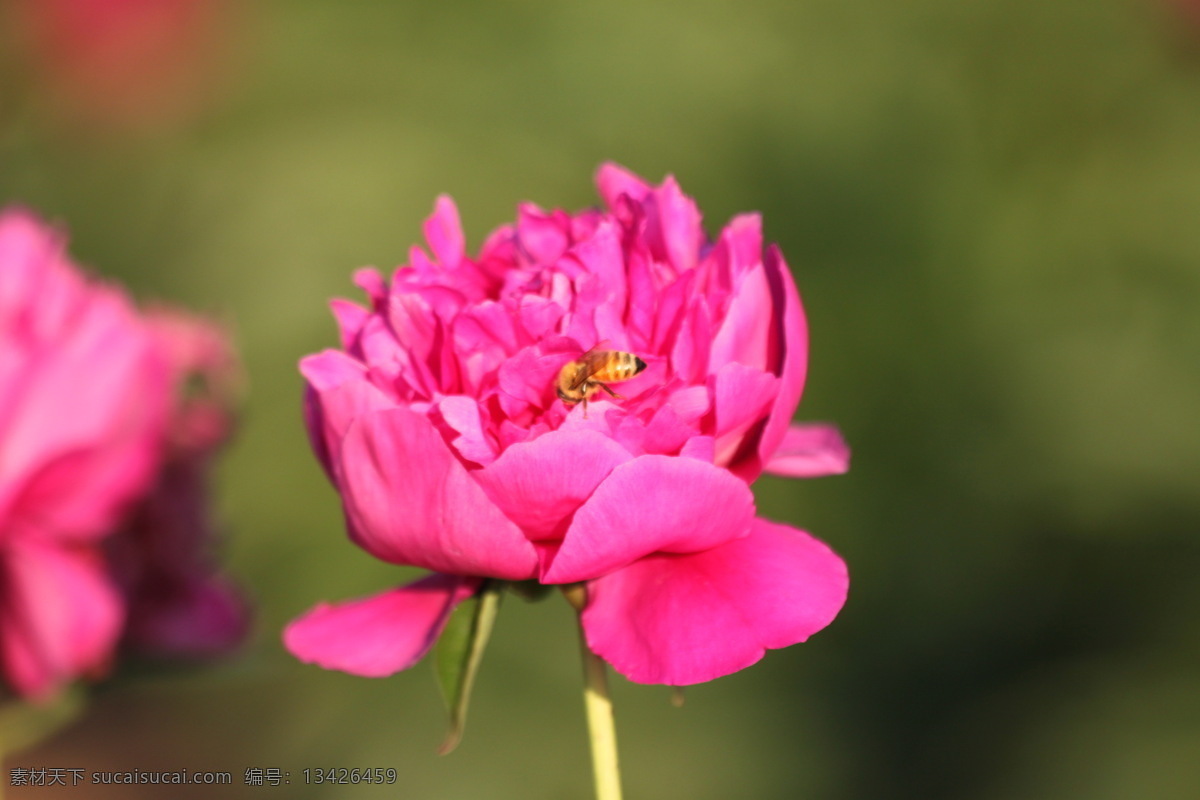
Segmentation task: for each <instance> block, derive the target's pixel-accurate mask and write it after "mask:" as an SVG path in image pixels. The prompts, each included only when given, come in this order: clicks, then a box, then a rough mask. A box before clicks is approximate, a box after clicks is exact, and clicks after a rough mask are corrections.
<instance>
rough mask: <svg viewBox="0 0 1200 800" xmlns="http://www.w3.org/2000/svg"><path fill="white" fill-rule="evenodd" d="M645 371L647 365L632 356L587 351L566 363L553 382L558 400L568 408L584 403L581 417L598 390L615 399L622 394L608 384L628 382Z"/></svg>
mask: <svg viewBox="0 0 1200 800" xmlns="http://www.w3.org/2000/svg"><path fill="white" fill-rule="evenodd" d="M645 368H646V362H645V361H642V360H641V359H640V358H638V357H637V356H635V355H634V354H633V353H625V352H622V351H620V350H594V349H593V350H589V351H587V352H586V353H584V354H583V355H582V356H580V357H579V358H577V359H575V360H574V361H568V362H567V363H566V364H564V365H563V368H562V369H561V370H560V371H559V373H558V380H557V381H555V383H554V388H555V391H557V392H558V397H559V399H560V400H562V401H563V402H564V403H566V404H567V405H569V406H573V405H575V404H576V403H583V415H584V416H585V417H586V416H587V402H588V400H589V399H590V398H592V397H595V395H596V392H597V391H599V390H600V389H603V390H604V391H606V392H608V393H609V394H610V395H612V396H613V397H615V398H617V399H618V400H620V399H621V395H619V394H617V393H616V392H614V391H613V390H612V389H610V388H608V384H610V383H619V382H621V381H627V380H629V379H630V378H632V377H633V376H634V375H637V374H638V373H639V372H641V371H642V370H644V369H645Z"/></svg>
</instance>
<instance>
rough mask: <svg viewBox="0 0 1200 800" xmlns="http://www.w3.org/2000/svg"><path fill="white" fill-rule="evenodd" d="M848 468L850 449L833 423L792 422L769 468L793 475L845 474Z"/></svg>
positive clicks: (802, 476)
mask: <svg viewBox="0 0 1200 800" xmlns="http://www.w3.org/2000/svg"><path fill="white" fill-rule="evenodd" d="M848 469H850V448H849V447H847V446H846V440H845V439H843V438H842V434H841V432H840V431H838V429H837V428H836V427H834V426H833V425H792V426H791V427H789V428H788V429H787V432H786V433H784V435H783V441H782V442H781V443H780V445H779V447H778V449H776V450H775V453H774V455H772V456H771V459H770V460H769V461H768V462H767V467H766V470H767V472H770V473H773V474H775V475H784V476H786V477H789V478H820V477H822V476H825V475H841V474H842V473H844V472H846V471H847V470H848Z"/></svg>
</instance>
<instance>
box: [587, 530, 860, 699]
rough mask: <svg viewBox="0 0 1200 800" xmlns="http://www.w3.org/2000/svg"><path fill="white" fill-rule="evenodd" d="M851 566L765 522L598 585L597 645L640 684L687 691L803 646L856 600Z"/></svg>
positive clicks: (592, 607) (592, 639)
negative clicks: (769, 654) (850, 593)
mask: <svg viewBox="0 0 1200 800" xmlns="http://www.w3.org/2000/svg"><path fill="white" fill-rule="evenodd" d="M848 586H849V578H848V576H847V573H846V565H845V563H844V562H843V561H842V559H841V558H839V557H838V556H837V554H835V553H834V552H833V551H832V550H830V549H829V547H827V546H826V545H825V544H823V543H822V542H820V541H818V540H816V539H814V538H813V537H812V536H810V535H809V534H807V533H805V532H804V531H800V530H796V529H795V528H791V527H789V526H787V525H780V524H777V523H773V522H767V521H766V520H761V519H756V520H755V521H754V524H753V527H752V532H751V534H750V535H749V536H746V537H744V538H741V539H735V540H734V541H731V542H729V543H728V544H724V545H722V546H720V547H715V548H713V549H711V550H705V551H703V552H700V553H692V554H690V555H684V556H669V555H655V556H651V557H649V558H644V559H642V560H640V561H637V562H635V563H633V564H631V565H630V566H628V567H626V568H625V569H622V570H619V571H617V572H614V573H612V574H610V575H607V576H605V577H603V578H600V579H599V580H596V581H593V582H592V583H590V584H589V587H588V605H587V608H586V609H585V610H584V613H583V626H584V631H585V632H586V635H587V642H588V646H589V647H590V648H591V649H592V651H593V652H595V653H597V654H598V655H599V656H601V657H602V658H603V659H604V660H606V661H608V662H609V663H610V664H612V665H613V668H614V669H616V670H617V671H618V672H620V673H621V674H622V675H624V676H625V677H627V678H629V679H630V680H631V681H634V682H636V683H664V684H669V685H673V686H685V685H688V684H693V683H703V682H704V681H710V680H712V679H714V678H719V677H721V676H722V675H728V674H730V673H732V672H737V671H738V670H740V669H744V668H745V667H748V666H750V665H751V664H753V663H755V662H756V661H758V660H759V659H760V658H762V657H763V655H764V654H765V652H766V651H767V650H768V649H774V648H780V647H787V646H789V645H792V644H796V643H797V642H803V641H805V640H806V639H808V637H809V636H812V635H813V634H814V633H816V632H817V631H819V630H821V629H822V628H824V627H825V626H826V625H828V624H829V623H830V622H832V621H833V618H834V617H835V616H837V613H838V611H840V610H841V608H842V605H843V604H844V603H845V600H846V592H847V588H848Z"/></svg>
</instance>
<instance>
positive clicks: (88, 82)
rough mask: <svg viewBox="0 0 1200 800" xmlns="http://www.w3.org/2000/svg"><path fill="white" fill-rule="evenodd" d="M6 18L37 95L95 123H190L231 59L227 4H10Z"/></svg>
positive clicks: (33, 0)
mask: <svg viewBox="0 0 1200 800" xmlns="http://www.w3.org/2000/svg"><path fill="white" fill-rule="evenodd" d="M3 5H5V6H7V7H6V8H0V15H2V16H4V17H6V19H4V20H3V21H4V22H7V23H9V24H8V27H9V28H11V29H12V30H13V31H15V33H16V34H17V35H16V37H15V38H16V40H17V41H18V43H19V44H20V45H21V49H22V50H23V51H24V52H23V53H22V55H24V56H26V58H27V60H28V61H29V63H28V64H27V65H25V66H26V67H27V70H26V71H28V72H30V73H32V74H33V76H34V78H35V80H36V81H37V83H38V86H37V87H36V88H37V89H38V94H39V95H41V96H43V99H51V100H52V101H53V102H54V103H55V105H56V106H57V108H56V109H55V110H56V111H59V112H65V113H66V115H67V116H70V117H75V118H77V119H76V120H75V121H76V123H77V124H78V123H79V122H80V121H82V122H83V123H86V124H87V125H88V126H89V128H91V129H93V132H94V129H95V128H96V127H97V125H99V126H101V127H113V128H125V129H129V128H133V129H137V128H153V127H161V126H164V125H170V124H172V123H177V122H181V121H186V120H187V119H190V118H192V117H194V116H195V115H196V114H197V112H199V111H201V110H202V109H203V107H204V106H205V105H207V104H208V103H209V101H210V100H211V99H212V98H211V96H212V95H213V94H214V93H215V91H214V90H216V89H217V88H218V84H219V83H220V82H221V81H220V77H221V76H220V75H219V74H218V73H219V72H220V71H221V66H222V63H221V62H222V61H224V60H227V58H228V56H229V55H230V53H229V51H230V50H231V45H232V44H233V42H232V36H231V34H232V23H233V22H234V11H235V8H236V5H237V4H234V3H230V2H228V0H8V2H7V3H6V4H3Z"/></svg>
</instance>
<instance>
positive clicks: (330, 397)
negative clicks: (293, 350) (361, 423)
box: [300, 350, 393, 486]
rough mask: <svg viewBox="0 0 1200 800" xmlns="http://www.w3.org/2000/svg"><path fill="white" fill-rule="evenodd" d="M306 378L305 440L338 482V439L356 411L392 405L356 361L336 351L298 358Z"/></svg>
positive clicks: (339, 446) (330, 477)
mask: <svg viewBox="0 0 1200 800" xmlns="http://www.w3.org/2000/svg"><path fill="white" fill-rule="evenodd" d="M300 372H301V373H302V374H303V375H304V377H305V378H306V379H307V380H308V387H307V390H306V392H305V396H304V418H305V424H306V426H307V428H308V436H309V441H310V443H311V444H312V447H313V452H315V453H316V455H317V458H318V459H319V460H320V462H321V465H322V466H323V467H325V472H326V474H327V475H328V476H329V479H330V480H331V481H332V482H333V483H334V485H335V486H336V485H340V480H341V479H340V474H341V450H342V439H343V438H344V437H345V435H346V430H347V429H348V428H349V427H350V423H351V422H353V421H354V420H355V419H356V418H357V417H358V416H359V415H360V414H365V413H366V412H368V411H372V410H375V409H380V408H387V407H389V406H391V405H393V401H392V400H391V399H390V398H388V397H387V396H386V395H384V394H383V393H382V392H381V391H379V390H378V389H377V388H375V386H374V385H373V384H372V383H371V382H370V381H368V380H367V376H366V373H365V370H364V368H363V366H362V364H360V363H359V362H357V361H355V360H354V359H352V358H351V357H349V356H347V355H346V354H345V353H342V352H339V351H337V350H325V351H323V352H320V353H317V354H316V355H311V356H307V357H306V358H303V359H301V360H300Z"/></svg>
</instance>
